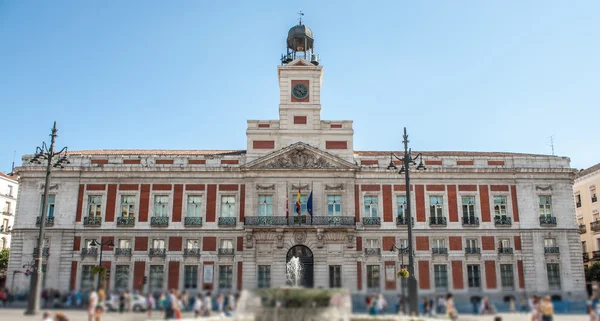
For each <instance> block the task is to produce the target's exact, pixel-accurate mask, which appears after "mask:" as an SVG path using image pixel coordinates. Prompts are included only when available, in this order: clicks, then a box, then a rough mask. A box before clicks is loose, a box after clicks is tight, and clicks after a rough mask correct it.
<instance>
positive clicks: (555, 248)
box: [544, 246, 560, 254]
mask: <svg viewBox="0 0 600 321" xmlns="http://www.w3.org/2000/svg"><path fill="white" fill-rule="evenodd" d="M559 253H560V251H559V249H558V246H545V247H544V254H559Z"/></svg>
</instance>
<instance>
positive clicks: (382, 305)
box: [377, 293, 387, 314]
mask: <svg viewBox="0 0 600 321" xmlns="http://www.w3.org/2000/svg"><path fill="white" fill-rule="evenodd" d="M386 308H387V301H386V300H385V297H383V293H379V297H378V298H377V314H383V312H385V309H386Z"/></svg>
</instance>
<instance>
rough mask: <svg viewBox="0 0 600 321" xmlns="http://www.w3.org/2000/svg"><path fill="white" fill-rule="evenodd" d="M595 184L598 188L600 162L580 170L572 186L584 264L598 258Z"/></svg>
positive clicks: (599, 218) (599, 219) (599, 242)
mask: <svg viewBox="0 0 600 321" xmlns="http://www.w3.org/2000/svg"><path fill="white" fill-rule="evenodd" d="M596 186H598V188H600V164H596V165H594V166H592V167H590V168H587V169H584V170H581V171H580V172H579V173H578V174H577V178H576V179H575V184H574V186H573V193H574V195H575V212H576V213H577V223H578V224H579V234H580V236H581V249H582V252H583V262H584V263H585V265H590V264H591V263H593V262H595V261H598V260H600V238H599V236H600V213H599V212H598V211H599V210H600V203H599V202H598V193H597V192H596Z"/></svg>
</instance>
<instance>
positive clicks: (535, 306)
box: [529, 295, 540, 321]
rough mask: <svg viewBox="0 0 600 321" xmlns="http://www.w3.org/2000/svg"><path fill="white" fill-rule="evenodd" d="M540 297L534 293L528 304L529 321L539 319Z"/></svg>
mask: <svg viewBox="0 0 600 321" xmlns="http://www.w3.org/2000/svg"><path fill="white" fill-rule="evenodd" d="M539 304H540V298H539V297H538V296H537V295H534V296H533V297H532V298H531V300H530V304H529V309H530V310H531V321H539V320H540V309H539Z"/></svg>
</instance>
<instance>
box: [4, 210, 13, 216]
mask: <svg viewBox="0 0 600 321" xmlns="http://www.w3.org/2000/svg"><path fill="white" fill-rule="evenodd" d="M2 215H7V216H11V215H13V213H12V212H11V211H2Z"/></svg>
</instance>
